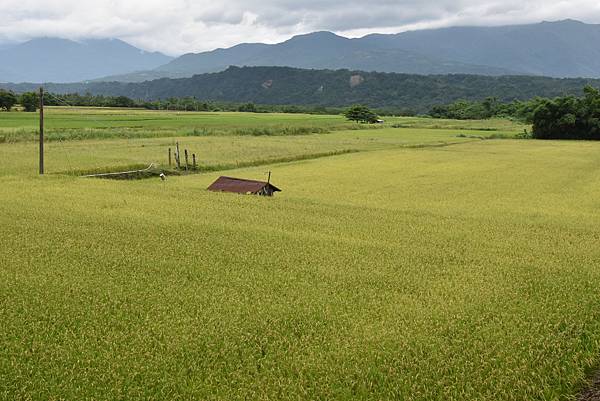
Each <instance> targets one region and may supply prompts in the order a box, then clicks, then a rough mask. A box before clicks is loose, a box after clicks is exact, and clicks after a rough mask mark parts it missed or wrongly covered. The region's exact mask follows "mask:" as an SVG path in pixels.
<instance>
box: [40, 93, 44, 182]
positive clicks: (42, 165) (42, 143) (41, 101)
mask: <svg viewBox="0 0 600 401" xmlns="http://www.w3.org/2000/svg"><path fill="white" fill-rule="evenodd" d="M40 174H44V88H42V87H40Z"/></svg>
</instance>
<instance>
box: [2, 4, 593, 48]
mask: <svg viewBox="0 0 600 401" xmlns="http://www.w3.org/2000/svg"><path fill="white" fill-rule="evenodd" d="M564 18H574V19H580V20H583V21H586V22H600V3H598V2H597V1H596V0H572V1H555V2H548V1H544V0H530V1H523V0H479V1H477V0H453V1H451V0H379V1H372V2H370V3H365V2H364V1H357V0H346V1H344V2H340V1H338V0H305V1H302V2H298V1H291V0H245V1H244V0H230V1H227V2H218V1H208V0H195V1H194V0H168V1H165V0H160V1H159V0H121V1H119V0H44V1H41V0H2V1H1V2H0V41H4V42H6V41H14V40H26V39H30V38H34V37H39V36H56V37H63V38H71V39H83V38H105V37H117V38H120V39H123V40H125V41H127V42H130V43H132V44H134V45H136V46H140V47H142V48H144V49H147V50H158V51H162V52H165V53H169V54H181V53H185V52H192V51H193V52H198V51H203V50H211V49H214V48H217V47H227V46H231V45H234V44H237V43H241V42H267V43H274V42H278V41H281V40H285V39H287V38H289V37H290V36H292V35H295V34H300V33H306V32H311V31H315V30H331V31H334V32H336V33H340V34H343V35H346V36H353V37H355V36H361V35H364V34H367V33H372V32H383V33H390V32H399V31H403V30H408V29H421V28H430V27H443V26H450V25H502V24H517V23H528V22H539V21H542V20H557V19H564Z"/></svg>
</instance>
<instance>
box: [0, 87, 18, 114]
mask: <svg viewBox="0 0 600 401" xmlns="http://www.w3.org/2000/svg"><path fill="white" fill-rule="evenodd" d="M16 103H17V96H15V94H14V93H12V92H11V91H6V90H3V89H0V110H6V111H10V110H11V109H12V108H13V106H14V105H15V104H16Z"/></svg>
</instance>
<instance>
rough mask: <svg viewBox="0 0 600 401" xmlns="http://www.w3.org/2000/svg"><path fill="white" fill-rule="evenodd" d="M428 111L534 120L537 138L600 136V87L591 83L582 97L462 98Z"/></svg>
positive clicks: (469, 117)
mask: <svg viewBox="0 0 600 401" xmlns="http://www.w3.org/2000/svg"><path fill="white" fill-rule="evenodd" d="M429 115H430V116H432V117H434V118H449V119H459V120H474V119H475V120H480V119H488V118H494V117H499V118H512V119H515V120H519V121H522V122H525V123H528V124H532V126H533V129H532V137H534V138H539V139H587V140H600V91H598V89H596V88H594V87H592V86H586V87H585V88H584V90H583V96H581V97H577V96H572V95H568V96H561V97H556V98H554V99H549V98H541V97H536V98H533V99H531V100H529V101H518V100H516V101H513V102H509V103H501V102H499V101H498V99H497V98H486V99H485V100H483V101H467V100H459V101H456V102H454V103H451V104H447V105H440V106H434V107H432V108H431V111H430V113H429Z"/></svg>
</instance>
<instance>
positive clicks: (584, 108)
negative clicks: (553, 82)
mask: <svg viewBox="0 0 600 401" xmlns="http://www.w3.org/2000/svg"><path fill="white" fill-rule="evenodd" d="M584 94H585V95H584V97H582V98H576V97H574V96H565V97H559V98H556V99H554V100H545V101H543V102H541V103H540V104H539V105H538V107H537V108H536V109H535V112H534V114H533V137H534V138H539V139H588V140H589V139H593V140H600V92H599V91H598V90H597V89H595V88H592V87H590V86H588V87H586V88H585V89H584Z"/></svg>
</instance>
